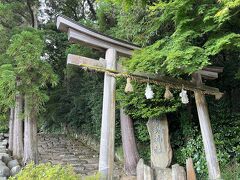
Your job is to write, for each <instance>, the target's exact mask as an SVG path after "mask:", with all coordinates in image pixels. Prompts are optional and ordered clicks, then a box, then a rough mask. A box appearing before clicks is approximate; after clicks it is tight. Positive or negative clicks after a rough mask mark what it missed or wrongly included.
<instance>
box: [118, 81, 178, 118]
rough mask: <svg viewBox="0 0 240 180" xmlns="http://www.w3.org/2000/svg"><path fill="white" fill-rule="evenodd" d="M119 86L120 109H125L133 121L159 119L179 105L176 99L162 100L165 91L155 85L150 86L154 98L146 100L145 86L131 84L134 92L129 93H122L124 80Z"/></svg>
mask: <svg viewBox="0 0 240 180" xmlns="http://www.w3.org/2000/svg"><path fill="white" fill-rule="evenodd" d="M119 84H120V86H119V88H118V90H117V100H118V101H119V102H120V103H121V107H124V108H125V109H126V113H128V114H129V115H130V116H131V117H133V118H134V119H139V118H140V119H142V118H144V119H148V118H156V117H160V116H161V115H162V114H165V113H169V112H174V111H176V110H177V108H178V107H179V106H180V104H181V103H180V101H179V99H178V98H174V99H170V100H164V98H163V95H164V92H165V89H163V88H160V87H159V86H156V85H151V87H152V90H153V92H154V98H153V99H146V98H145V88H146V84H139V83H137V82H132V85H133V88H134V92H131V93H125V92H124V87H125V80H124V81H121V83H120V82H119Z"/></svg>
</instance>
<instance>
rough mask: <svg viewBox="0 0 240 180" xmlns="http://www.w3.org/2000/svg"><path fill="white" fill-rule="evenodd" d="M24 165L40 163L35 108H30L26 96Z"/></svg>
mask: <svg viewBox="0 0 240 180" xmlns="http://www.w3.org/2000/svg"><path fill="white" fill-rule="evenodd" d="M24 104H25V106H24V110H25V113H24V116H25V119H24V158H23V162H24V164H28V163H30V162H31V161H33V162H34V163H35V164H37V163H38V147H37V145H38V144H37V119H36V115H35V112H34V108H30V107H29V105H28V99H27V97H26V96H25V101H24Z"/></svg>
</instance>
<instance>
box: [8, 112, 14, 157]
mask: <svg viewBox="0 0 240 180" xmlns="http://www.w3.org/2000/svg"><path fill="white" fill-rule="evenodd" d="M13 127H14V108H11V109H10V117H9V140H8V144H9V146H8V149H9V151H10V152H11V153H12V151H13Z"/></svg>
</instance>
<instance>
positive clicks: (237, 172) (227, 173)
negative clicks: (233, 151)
mask: <svg viewBox="0 0 240 180" xmlns="http://www.w3.org/2000/svg"><path fill="white" fill-rule="evenodd" d="M222 178H223V179H232V180H238V179H239V178H240V165H239V163H236V162H230V163H229V164H227V165H226V166H225V167H224V168H223V169H222Z"/></svg>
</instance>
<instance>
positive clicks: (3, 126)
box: [0, 110, 8, 133]
mask: <svg viewBox="0 0 240 180" xmlns="http://www.w3.org/2000/svg"><path fill="white" fill-rule="evenodd" d="M1 112H4V111H2V110H1ZM7 118H8V117H7V116H6V113H5V112H4V113H1V115H0V133H7V132H8V119H7Z"/></svg>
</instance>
